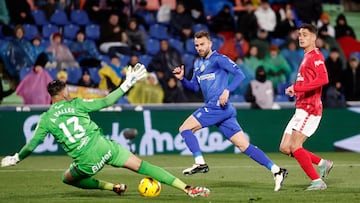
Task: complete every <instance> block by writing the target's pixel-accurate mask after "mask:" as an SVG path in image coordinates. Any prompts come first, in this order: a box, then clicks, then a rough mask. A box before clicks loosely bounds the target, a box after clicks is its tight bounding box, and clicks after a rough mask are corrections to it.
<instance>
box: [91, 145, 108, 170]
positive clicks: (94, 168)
mask: <svg viewBox="0 0 360 203" xmlns="http://www.w3.org/2000/svg"><path fill="white" fill-rule="evenodd" d="M111 156H112V154H111V151H110V150H109V151H108V152H107V153H106V154H105V155H104V156H103V157H101V161H100V162H98V163H96V165H94V166H92V167H91V169H92V171H93V173H96V172H97V171H98V170H100V169H102V168H103V167H104V165H105V163H106V161H107V160H109V159H110V158H111Z"/></svg>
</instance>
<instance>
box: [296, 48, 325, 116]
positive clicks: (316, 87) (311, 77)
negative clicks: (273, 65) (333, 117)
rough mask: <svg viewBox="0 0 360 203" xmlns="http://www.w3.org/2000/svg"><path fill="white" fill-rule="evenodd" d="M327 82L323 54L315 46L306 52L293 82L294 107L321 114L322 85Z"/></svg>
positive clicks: (313, 113) (317, 114)
mask: <svg viewBox="0 0 360 203" xmlns="http://www.w3.org/2000/svg"><path fill="white" fill-rule="evenodd" d="M328 82H329V79H328V74H327V70H326V67H325V62H324V56H323V55H322V53H321V52H320V50H319V49H317V48H316V49H314V50H311V51H310V52H308V53H306V54H305V56H304V58H303V60H302V62H301V65H300V67H299V71H298V74H297V78H296V82H295V84H294V91H295V96H296V104H295V106H296V108H299V109H304V110H305V111H306V112H308V113H309V114H312V115H316V116H321V114H322V109H323V107H322V102H321V93H322V86H323V85H325V84H327V83H328Z"/></svg>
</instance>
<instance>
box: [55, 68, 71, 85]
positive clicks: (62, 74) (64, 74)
mask: <svg viewBox="0 0 360 203" xmlns="http://www.w3.org/2000/svg"><path fill="white" fill-rule="evenodd" d="M56 79H58V80H61V81H63V82H64V83H66V84H67V83H68V81H67V80H68V74H67V72H66V71H65V70H60V71H59V72H58V73H57V74H56Z"/></svg>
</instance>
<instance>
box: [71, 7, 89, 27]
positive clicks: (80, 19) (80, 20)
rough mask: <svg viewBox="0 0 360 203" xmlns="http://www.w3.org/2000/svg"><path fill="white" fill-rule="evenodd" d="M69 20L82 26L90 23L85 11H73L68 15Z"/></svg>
mask: <svg viewBox="0 0 360 203" xmlns="http://www.w3.org/2000/svg"><path fill="white" fill-rule="evenodd" d="M70 20H71V22H72V23H74V24H77V25H80V26H84V25H87V24H89V23H90V20H89V16H88V14H87V13H86V11H85V10H80V9H78V10H73V11H71V13H70Z"/></svg>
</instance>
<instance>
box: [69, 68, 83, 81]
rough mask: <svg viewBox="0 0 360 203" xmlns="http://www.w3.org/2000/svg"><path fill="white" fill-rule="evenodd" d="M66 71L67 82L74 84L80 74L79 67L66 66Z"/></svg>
mask: <svg viewBox="0 0 360 203" xmlns="http://www.w3.org/2000/svg"><path fill="white" fill-rule="evenodd" d="M66 72H67V74H68V80H67V81H68V83H70V84H74V85H76V84H77V83H78V81H79V79H80V78H81V75H82V70H81V68H68V69H66Z"/></svg>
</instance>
